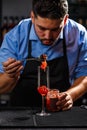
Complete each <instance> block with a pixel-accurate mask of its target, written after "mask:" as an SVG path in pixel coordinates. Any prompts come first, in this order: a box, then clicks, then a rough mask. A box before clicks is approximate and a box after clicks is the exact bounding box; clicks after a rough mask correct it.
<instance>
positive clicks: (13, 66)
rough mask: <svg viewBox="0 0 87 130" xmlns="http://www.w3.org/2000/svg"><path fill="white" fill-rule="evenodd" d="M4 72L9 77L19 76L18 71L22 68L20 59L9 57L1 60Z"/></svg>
mask: <svg viewBox="0 0 87 130" xmlns="http://www.w3.org/2000/svg"><path fill="white" fill-rule="evenodd" d="M2 64H3V69H4V72H5V73H6V74H7V75H8V76H9V77H10V78H16V77H19V76H20V71H21V70H22V69H23V65H22V62H21V61H17V60H15V59H14V58H9V59H8V60H7V61H6V62H3V63H2Z"/></svg>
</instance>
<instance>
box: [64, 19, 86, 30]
mask: <svg viewBox="0 0 87 130" xmlns="http://www.w3.org/2000/svg"><path fill="white" fill-rule="evenodd" d="M66 26H67V28H68V30H70V31H75V32H86V28H85V27H84V26H83V25H81V24H80V23H78V22H76V21H74V20H72V19H68V21H67V24H66Z"/></svg>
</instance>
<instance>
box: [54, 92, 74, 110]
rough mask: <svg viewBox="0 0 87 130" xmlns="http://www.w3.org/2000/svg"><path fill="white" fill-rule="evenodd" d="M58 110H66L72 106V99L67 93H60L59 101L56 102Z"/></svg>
mask: <svg viewBox="0 0 87 130" xmlns="http://www.w3.org/2000/svg"><path fill="white" fill-rule="evenodd" d="M56 105H57V108H58V110H68V109H71V108H72V106H73V100H72V97H71V96H70V95H69V94H68V93H61V94H60V98H59V101H58V102H57V104H56Z"/></svg>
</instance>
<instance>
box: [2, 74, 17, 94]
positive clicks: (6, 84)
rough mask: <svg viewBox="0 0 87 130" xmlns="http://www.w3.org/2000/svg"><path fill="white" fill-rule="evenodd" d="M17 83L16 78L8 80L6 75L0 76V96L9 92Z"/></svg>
mask: <svg viewBox="0 0 87 130" xmlns="http://www.w3.org/2000/svg"><path fill="white" fill-rule="evenodd" d="M17 82H18V77H14V78H10V77H9V76H8V75H7V74H6V73H3V74H0V94H3V93H8V92H10V91H11V90H12V89H13V88H14V87H15V86H16V84H17Z"/></svg>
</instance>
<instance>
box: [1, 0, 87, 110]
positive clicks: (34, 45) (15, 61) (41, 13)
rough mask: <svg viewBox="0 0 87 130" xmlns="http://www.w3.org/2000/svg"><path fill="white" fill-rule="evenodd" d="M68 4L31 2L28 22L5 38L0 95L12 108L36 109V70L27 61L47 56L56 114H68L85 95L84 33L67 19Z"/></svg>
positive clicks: (86, 39) (47, 0) (86, 44)
mask: <svg viewBox="0 0 87 130" xmlns="http://www.w3.org/2000/svg"><path fill="white" fill-rule="evenodd" d="M68 17H69V15H68V3H67V0H33V2H32V11H31V18H30V19H25V20H23V21H21V22H20V23H19V24H18V25H17V26H16V27H15V28H14V29H12V30H11V31H10V32H8V33H7V34H6V35H5V38H4V40H3V43H2V46H1V49H0V63H2V64H0V93H7V92H10V94H11V104H12V105H15V106H18V105H20V106H39V104H40V102H41V97H40V95H39V94H38V92H37V67H38V66H39V65H40V62H38V61H36V60H33V61H26V62H23V59H26V58H32V57H34V58H38V57H39V56H40V55H42V54H46V55H47V64H48V65H49V76H50V88H57V89H59V90H60V94H59V95H60V96H59V101H58V102H57V103H56V105H57V109H58V110H68V109H70V108H71V107H72V106H73V103H74V102H75V101H76V100H77V99H79V98H80V97H81V96H82V95H83V94H85V93H86V92H87V76H86V75H87V32H86V29H85V28H84V27H83V26H82V25H80V24H78V23H76V22H75V21H73V20H71V19H69V18H68Z"/></svg>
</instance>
